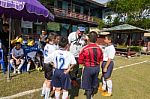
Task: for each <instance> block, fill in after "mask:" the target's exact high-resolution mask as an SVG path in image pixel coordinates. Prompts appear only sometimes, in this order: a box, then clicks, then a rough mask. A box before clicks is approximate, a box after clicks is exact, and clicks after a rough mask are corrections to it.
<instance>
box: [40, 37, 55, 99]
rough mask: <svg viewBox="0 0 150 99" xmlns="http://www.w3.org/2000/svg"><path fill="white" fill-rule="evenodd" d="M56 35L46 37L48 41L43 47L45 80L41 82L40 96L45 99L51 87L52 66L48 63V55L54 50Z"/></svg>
mask: <svg viewBox="0 0 150 99" xmlns="http://www.w3.org/2000/svg"><path fill="white" fill-rule="evenodd" d="M55 38H56V36H55V35H50V36H49V37H48V40H47V41H48V43H47V44H46V46H45V47H44V67H43V69H44V72H45V81H44V83H43V89H42V94H41V96H45V99H48V98H49V94H50V89H51V80H52V75H53V66H52V65H51V64H50V59H49V58H50V55H51V53H52V52H54V51H55V50H56V47H55V44H54V41H55Z"/></svg>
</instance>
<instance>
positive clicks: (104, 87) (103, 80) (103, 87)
mask: <svg viewBox="0 0 150 99" xmlns="http://www.w3.org/2000/svg"><path fill="white" fill-rule="evenodd" d="M102 82H103V84H102V89H104V90H106V81H105V78H104V77H102Z"/></svg>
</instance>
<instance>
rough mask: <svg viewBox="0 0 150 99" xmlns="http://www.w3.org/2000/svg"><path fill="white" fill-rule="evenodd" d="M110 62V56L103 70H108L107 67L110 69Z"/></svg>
mask: <svg viewBox="0 0 150 99" xmlns="http://www.w3.org/2000/svg"><path fill="white" fill-rule="evenodd" d="M110 62H111V59H110V58H108V61H107V62H106V65H105V67H104V70H103V72H107V69H108V66H109V64H110Z"/></svg>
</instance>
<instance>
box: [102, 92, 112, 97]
mask: <svg viewBox="0 0 150 99" xmlns="http://www.w3.org/2000/svg"><path fill="white" fill-rule="evenodd" d="M101 95H102V96H104V97H110V96H112V94H111V93H108V92H103V93H102V94H101Z"/></svg>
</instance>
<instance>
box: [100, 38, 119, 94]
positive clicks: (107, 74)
mask: <svg viewBox="0 0 150 99" xmlns="http://www.w3.org/2000/svg"><path fill="white" fill-rule="evenodd" d="M111 40H112V38H111V36H110V35H107V36H106V37H105V39H104V42H105V43H106V44H107V46H106V47H105V49H103V63H102V87H101V88H100V91H102V92H103V93H102V96H112V80H111V74H112V71H113V67H114V62H113V59H114V57H115V53H116V50H115V48H114V45H112V43H111V42H112V41H111Z"/></svg>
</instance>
